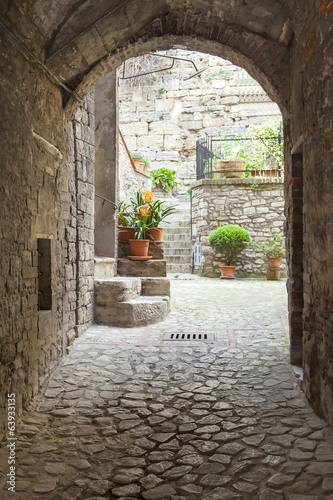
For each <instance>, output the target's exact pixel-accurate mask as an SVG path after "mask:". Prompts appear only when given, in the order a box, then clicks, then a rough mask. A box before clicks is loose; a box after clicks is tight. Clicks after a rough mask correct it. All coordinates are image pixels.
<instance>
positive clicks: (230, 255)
mask: <svg viewBox="0 0 333 500" xmlns="http://www.w3.org/2000/svg"><path fill="white" fill-rule="evenodd" d="M250 241H251V237H250V234H249V232H248V231H247V230H246V229H244V228H242V227H240V226H236V225H233V224H226V225H225V226H221V227H218V228H217V229H214V231H212V232H211V233H210V235H209V237H208V244H209V245H210V246H211V247H213V248H216V249H217V250H218V251H219V252H221V253H222V254H224V257H225V266H220V269H221V278H229V279H230V278H234V273H235V266H233V265H232V264H233V263H234V262H235V260H236V258H237V257H238V255H239V254H240V253H241V252H242V250H244V249H245V247H246V246H247V245H248V243H249V242H250Z"/></svg>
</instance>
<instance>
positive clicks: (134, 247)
mask: <svg viewBox="0 0 333 500" xmlns="http://www.w3.org/2000/svg"><path fill="white" fill-rule="evenodd" d="M149 215H150V211H149V209H147V208H146V207H140V209H139V212H138V213H133V214H132V215H130V216H128V219H129V220H130V223H131V226H132V228H133V229H134V237H133V238H130V239H129V244H130V250H131V255H130V256H129V259H131V260H149V259H151V258H152V256H151V255H148V250H149V239H146V238H145V233H146V231H147V230H148V229H149V228H150V227H151V222H150V221H149Z"/></svg>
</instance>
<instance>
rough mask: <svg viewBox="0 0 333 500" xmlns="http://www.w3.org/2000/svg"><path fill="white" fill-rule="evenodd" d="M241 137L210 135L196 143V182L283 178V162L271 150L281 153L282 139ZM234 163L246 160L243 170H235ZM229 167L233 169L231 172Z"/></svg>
mask: <svg viewBox="0 0 333 500" xmlns="http://www.w3.org/2000/svg"><path fill="white" fill-rule="evenodd" d="M239 135H241V134H239ZM239 135H238V136H231V137H213V136H210V135H207V136H206V137H204V138H202V139H199V140H198V141H197V143H196V175H197V180H198V179H207V178H208V179H214V178H216V179H218V178H225V177H226V178H228V177H268V176H269V177H272V176H274V177H281V175H282V172H283V168H282V165H281V163H282V162H281V161H279V160H278V158H277V155H274V153H272V150H273V151H274V150H279V149H280V146H281V144H282V137H281V135H279V136H278V137H263V138H261V139H254V138H252V137H244V136H243V137H240V136H239ZM281 147H282V146H281ZM230 158H233V160H231V159H230ZM219 160H223V161H221V162H220V161H219ZM235 160H243V162H242V163H240V167H237V168H235ZM230 162H233V163H234V165H233V163H230ZM228 164H229V165H233V166H231V167H230V168H229V169H228ZM242 166H243V168H241V167H242ZM222 167H223V168H222ZM244 167H245V168H244Z"/></svg>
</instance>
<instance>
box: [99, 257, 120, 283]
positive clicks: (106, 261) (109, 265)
mask: <svg viewBox="0 0 333 500" xmlns="http://www.w3.org/2000/svg"><path fill="white" fill-rule="evenodd" d="M115 267H116V259H112V258H111V257H98V256H96V257H94V269H95V273H94V274H95V279H104V278H113V277H114V275H115Z"/></svg>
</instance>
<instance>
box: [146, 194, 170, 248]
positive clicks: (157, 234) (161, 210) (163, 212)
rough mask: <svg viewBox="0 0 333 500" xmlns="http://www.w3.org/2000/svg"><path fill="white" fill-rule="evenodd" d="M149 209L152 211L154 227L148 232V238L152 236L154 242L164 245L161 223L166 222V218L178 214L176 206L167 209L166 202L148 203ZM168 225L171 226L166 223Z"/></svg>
mask: <svg viewBox="0 0 333 500" xmlns="http://www.w3.org/2000/svg"><path fill="white" fill-rule="evenodd" d="M148 207H149V210H150V221H151V223H152V226H151V227H150V229H149V231H148V232H147V236H148V235H150V236H149V237H151V238H152V239H153V240H154V243H163V230H164V228H163V227H159V225H160V223H161V222H162V220H164V219H165V218H166V217H168V216H169V215H171V214H173V213H175V212H176V208H175V206H172V205H170V206H167V207H165V201H160V200H156V201H152V200H151V201H149V202H148ZM166 222H167V224H170V222H168V221H166Z"/></svg>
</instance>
